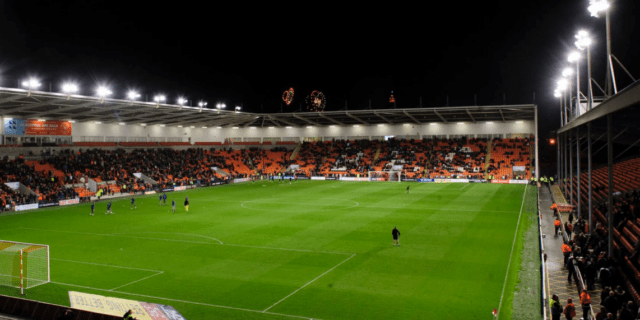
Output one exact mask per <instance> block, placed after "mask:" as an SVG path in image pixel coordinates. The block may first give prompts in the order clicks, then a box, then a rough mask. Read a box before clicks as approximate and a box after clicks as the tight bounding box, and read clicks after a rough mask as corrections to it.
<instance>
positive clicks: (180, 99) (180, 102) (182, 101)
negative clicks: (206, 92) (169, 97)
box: [178, 97, 187, 106]
mask: <svg viewBox="0 0 640 320" xmlns="http://www.w3.org/2000/svg"><path fill="white" fill-rule="evenodd" d="M185 103H187V99H185V98H182V97H180V98H178V104H179V105H181V106H183V105H184V104H185Z"/></svg>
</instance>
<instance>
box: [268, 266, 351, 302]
mask: <svg viewBox="0 0 640 320" xmlns="http://www.w3.org/2000/svg"><path fill="white" fill-rule="evenodd" d="M355 256H356V254H355V253H354V254H352V255H351V256H350V257H349V258H347V259H345V260H342V262H340V263H338V264H337V265H336V266H334V267H333V268H331V269H329V270H327V271H325V273H323V274H321V275H319V276H317V277H316V278H315V279H313V280H311V281H309V282H307V283H306V284H305V285H303V286H302V287H300V288H298V289H297V290H296V291H294V292H291V293H290V294H289V295H288V296H286V297H284V298H282V299H280V301H278V302H276V303H274V304H272V305H271V306H270V307H269V308H266V309H264V310H263V311H262V312H267V311H269V309H271V308H273V307H275V306H276V305H277V304H279V303H280V302H282V301H284V300H285V299H287V298H289V297H291V296H292V295H294V294H295V293H296V292H298V291H300V290H302V289H303V288H304V287H306V286H308V285H310V284H312V283H313V282H314V281H316V280H318V279H320V278H321V277H322V276H324V275H325V274H327V273H329V272H331V271H333V269H335V268H337V267H339V266H340V265H342V264H343V263H345V262H347V261H349V259H351V258H353V257H355Z"/></svg>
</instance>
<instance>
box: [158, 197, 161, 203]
mask: <svg viewBox="0 0 640 320" xmlns="http://www.w3.org/2000/svg"><path fill="white" fill-rule="evenodd" d="M161 204H162V196H158V205H161Z"/></svg>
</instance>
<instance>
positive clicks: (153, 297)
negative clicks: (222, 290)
mask: <svg viewBox="0 0 640 320" xmlns="http://www.w3.org/2000/svg"><path fill="white" fill-rule="evenodd" d="M50 283H53V284H58V285H62V286H69V287H77V288H84V289H90V290H96V291H106V292H113V293H120V294H125V295H132V296H138V297H145V298H151V299H159V300H167V301H175V302H181V303H188V304H197V305H201V306H207V307H213V308H222V309H230V310H239V311H246V312H253V313H266V314H272V315H276V316H284V317H289V318H297V319H309V320H322V319H319V318H310V317H304V316H296V315H293V314H285V313H277V312H269V311H260V310H253V309H245V308H237V307H229V306H222V305H217V304H210V303H204V302H195V301H186V300H179V299H171V298H163V297H155V296H148V295H144V294H138V293H131V292H124V291H115V290H113V291H112V290H107V289H99V288H93V287H87V286H80V285H77V284H70V283H62V282H53V281H51V282H50Z"/></svg>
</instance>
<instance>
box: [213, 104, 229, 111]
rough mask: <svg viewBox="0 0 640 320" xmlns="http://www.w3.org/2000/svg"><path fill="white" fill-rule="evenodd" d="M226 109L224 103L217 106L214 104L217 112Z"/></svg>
mask: <svg viewBox="0 0 640 320" xmlns="http://www.w3.org/2000/svg"><path fill="white" fill-rule="evenodd" d="M226 107H227V105H226V104H224V103H218V104H216V108H218V110H220V109H224V108H226Z"/></svg>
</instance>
